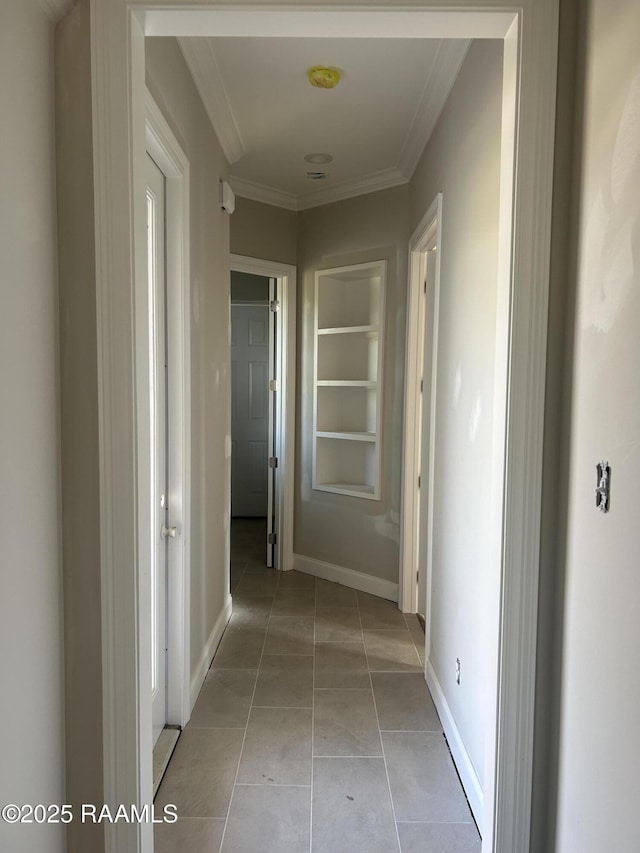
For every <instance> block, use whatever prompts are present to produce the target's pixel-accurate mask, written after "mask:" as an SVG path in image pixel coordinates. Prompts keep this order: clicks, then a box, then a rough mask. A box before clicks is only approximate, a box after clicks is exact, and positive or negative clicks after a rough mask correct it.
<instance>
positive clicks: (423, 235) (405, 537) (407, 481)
mask: <svg viewBox="0 0 640 853" xmlns="http://www.w3.org/2000/svg"><path fill="white" fill-rule="evenodd" d="M434 229H435V233H434ZM441 229H442V193H438V195H437V196H436V198H435V199H434V200H433V202H432V203H431V205H430V206H429V209H428V210H427V212H426V213H425V215H424V216H423V217H422V219H421V220H420V222H419V224H418V226H417V227H416V229H415V231H414V232H413V234H412V236H411V239H410V240H409V265H408V269H409V282H408V287H407V339H406V349H405V384H404V440H403V443H402V528H401V533H400V536H401V539H400V573H399V580H400V599H399V600H400V609H401V610H402V611H403V612H404V613H415V612H416V607H417V589H416V583H415V576H416V570H417V566H418V551H419V548H418V529H419V517H418V515H419V505H420V501H419V498H420V495H419V491H418V482H417V473H416V472H417V471H418V459H419V458H420V439H421V420H422V409H421V406H420V401H421V394H420V377H421V374H422V360H423V359H422V353H423V340H424V335H425V324H426V322H427V318H426V317H425V306H424V288H423V283H424V275H425V265H424V256H425V253H426V252H427V251H428V249H429V248H430V247H431V245H432V243H434V242H435V245H436V246H438V247H439V246H440V244H441ZM440 256H441V255H440V252H438V253H437V256H436V273H435V298H434V316H433V318H432V320H431V321H430V322H431V323H432V326H433V346H432V351H433V361H432V370H431V377H432V379H431V423H433V422H434V420H433V413H434V411H435V395H436V381H435V379H436V376H437V353H438V346H437V338H438V311H439V305H440ZM433 444H434V442H433V430H432V431H431V440H430V443H429V465H428V471H429V479H428V482H426V483H425V484H424V488H423V489H422V493H423V494H424V495H425V496H426V497H427V499H428V497H429V495H432V494H433V469H434V460H433ZM430 503H431V502H430ZM429 513H431V508H430V509H429ZM431 539H432V537H431V535H430V534H428V535H427V542H428V543H431ZM428 547H429V546H428ZM427 566H429V567H430V560H429V558H428V559H427ZM430 576H431V572H430V568H429V569H428V577H427V589H428V588H429V579H430ZM428 598H429V595H428V593H427V599H428ZM428 613H429V609H428V607H427V609H426V613H425V614H424V615H425V616H426V615H427V614H428ZM429 622H430V620H429V619H427V623H429ZM426 630H427V631H428V626H427V628H426ZM427 648H429V646H428V645H427Z"/></svg>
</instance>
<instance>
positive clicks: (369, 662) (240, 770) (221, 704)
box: [155, 520, 481, 853]
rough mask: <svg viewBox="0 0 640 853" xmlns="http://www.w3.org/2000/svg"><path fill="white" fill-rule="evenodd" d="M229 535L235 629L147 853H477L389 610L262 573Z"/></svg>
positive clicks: (257, 542)
mask: <svg viewBox="0 0 640 853" xmlns="http://www.w3.org/2000/svg"><path fill="white" fill-rule="evenodd" d="M263 541H264V526H263V524H261V523H260V522H255V521H247V520H239V521H234V525H233V530H232V557H231V589H232V593H233V616H232V617H231V621H230V623H229V626H228V627H227V630H226V631H225V634H224V637H223V638H222V642H221V643H220V646H219V648H218V651H217V653H216V656H215V658H214V661H213V664H212V667H211V669H210V671H209V674H208V675H207V679H206V681H205V683H204V686H203V688H202V691H201V693H200V696H199V698H198V701H197V703H196V706H195V708H194V710H193V715H192V717H191V721H190V723H189V724H188V726H187V727H186V728H185V730H184V732H183V733H182V735H181V737H180V740H179V742H178V746H177V748H176V751H175V753H174V756H173V758H172V760H171V763H170V765H169V768H168V770H167V773H166V775H165V777H164V780H163V782H162V784H161V786H160V789H159V791H158V796H157V799H156V804H157V805H160V806H161V805H163V804H165V803H175V804H176V805H177V807H178V814H179V816H180V817H179V820H178V821H177V823H176V824H173V825H165V824H159V825H157V826H156V834H155V848H156V851H157V853H174V851H176V853H214V851H215V853H217V851H220V850H221V851H223V853H254V851H255V853H303V852H304V853H309V851H312V853H393V851H402V853H479V851H480V846H481V845H480V839H479V836H478V833H477V830H476V827H475V824H474V823H473V820H472V817H471V813H470V811H469V807H468V805H467V801H466V799H465V797H464V794H463V792H462V788H461V786H460V782H459V780H458V777H457V775H456V772H455V769H454V766H453V763H452V761H451V756H450V754H449V751H448V749H447V745H446V742H445V740H444V736H443V734H442V727H441V725H440V721H439V719H438V715H437V713H436V710H435V707H434V705H433V702H432V701H431V697H430V696H429V693H428V691H427V688H426V684H425V681H424V676H423V674H422V673H423V660H422V658H421V655H422V654H423V647H422V646H421V642H424V635H423V634H422V631H421V629H420V626H419V625H418V623H417V620H415V618H414V617H408V618H405V617H404V616H403V614H402V613H400V611H399V610H398V609H397V607H396V605H394V604H392V603H391V602H388V601H384V600H382V599H379V598H375V597H374V596H370V595H367V594H365V593H360V592H356V591H355V590H352V589H349V588H347V587H343V586H340V585H338V584H333V583H328V582H326V581H322V580H316V579H315V578H313V577H311V576H308V575H304V574H300V573H298V572H288V573H286V574H279V573H277V572H275V571H273V570H269V569H266V568H265V566H264V559H263V551H264V548H263V545H262V542H263Z"/></svg>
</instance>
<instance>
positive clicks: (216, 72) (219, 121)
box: [178, 38, 246, 165]
mask: <svg viewBox="0 0 640 853" xmlns="http://www.w3.org/2000/svg"><path fill="white" fill-rule="evenodd" d="M178 45H179V47H180V50H181V51H182V55H183V56H184V60H185V62H186V63H187V67H188V68H189V71H190V72H191V76H192V77H193V82H194V83H195V85H196V89H197V90H198V93H199V95H200V99H201V100H202V103H203V104H204V108H205V110H206V112H207V115H208V116H209V121H210V122H211V127H212V128H213V131H214V133H215V135H216V136H217V137H218V142H219V143H220V147H221V148H222V151H223V153H224V156H225V157H226V158H227V161H228V162H229V164H230V165H231V164H232V163H235V162H236V161H237V160H239V159H240V158H241V157H243V156H244V154H246V149H245V146H244V142H243V140H242V134H241V133H240V128H239V127H238V123H237V122H236V119H235V116H234V114H233V110H232V109H231V104H230V102H229V96H228V95H227V90H226V89H225V87H224V81H223V79H222V75H221V74H220V68H219V67H218V62H217V60H216V55H215V52H214V50H213V44H212V43H211V41H210V39H184V38H179V39H178Z"/></svg>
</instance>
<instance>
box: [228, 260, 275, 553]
mask: <svg viewBox="0 0 640 853" xmlns="http://www.w3.org/2000/svg"><path fill="white" fill-rule="evenodd" d="M273 287H274V282H273V280H272V279H268V278H265V277H263V276H257V275H251V274H250V273H241V272H238V271H237V270H233V271H232V272H231V517H232V525H233V524H234V519H235V521H236V523H237V522H238V520H239V519H243V518H244V519H264V521H265V528H266V530H265V542H264V545H265V547H266V565H267V567H269V568H271V567H273V566H274V565H275V566H276V567H277V562H278V561H277V558H274V549H275V548H276V543H275V542H274V536H273V494H274V487H275V473H276V468H275V460H276V459H277V457H276V456H275V451H274V447H273V442H274V424H273V415H274V405H273V398H272V395H273V393H274V392H273V391H272V388H273V387H274V386H273V383H274V381H275V345H276V339H275V322H273V317H272V315H273V314H274V313H275V305H273V304H272V300H271V299H270V296H271V294H272V291H273ZM269 519H270V520H271V523H269ZM276 553H277V552H276Z"/></svg>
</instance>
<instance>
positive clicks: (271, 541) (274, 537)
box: [267, 533, 278, 545]
mask: <svg viewBox="0 0 640 853" xmlns="http://www.w3.org/2000/svg"><path fill="white" fill-rule="evenodd" d="M277 544H278V534H277V533H267V545H277Z"/></svg>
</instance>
